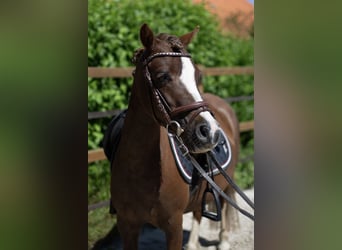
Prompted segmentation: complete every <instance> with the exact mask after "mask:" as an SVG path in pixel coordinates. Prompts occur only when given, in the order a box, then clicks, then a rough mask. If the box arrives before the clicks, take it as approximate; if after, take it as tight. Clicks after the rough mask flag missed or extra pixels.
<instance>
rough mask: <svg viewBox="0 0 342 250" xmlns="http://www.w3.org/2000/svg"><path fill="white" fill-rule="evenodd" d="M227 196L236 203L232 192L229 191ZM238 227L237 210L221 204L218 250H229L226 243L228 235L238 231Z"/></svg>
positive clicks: (226, 204)
mask: <svg viewBox="0 0 342 250" xmlns="http://www.w3.org/2000/svg"><path fill="white" fill-rule="evenodd" d="M228 195H229V196H230V197H231V198H232V199H233V200H234V201H235V202H236V198H235V192H234V191H230V192H229V194H228ZM239 225H240V223H239V214H238V212H237V210H236V209H235V208H233V207H232V206H231V205H229V204H228V203H227V202H223V208H222V221H221V230H220V245H219V246H218V249H219V250H228V249H230V245H229V242H228V240H229V233H231V232H232V231H235V230H236V229H238V227H239Z"/></svg>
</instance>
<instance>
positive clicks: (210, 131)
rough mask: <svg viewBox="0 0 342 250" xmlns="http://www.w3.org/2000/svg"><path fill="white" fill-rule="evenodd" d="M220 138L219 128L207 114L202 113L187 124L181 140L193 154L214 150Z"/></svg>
mask: <svg viewBox="0 0 342 250" xmlns="http://www.w3.org/2000/svg"><path fill="white" fill-rule="evenodd" d="M219 138H220V127H219V125H218V123H217V122H216V120H215V119H214V118H213V116H212V115H211V114H210V113H209V112H207V111H206V112H202V113H201V114H200V115H198V116H197V117H196V119H194V120H193V121H192V123H190V124H188V126H187V128H186V129H185V131H184V133H183V135H182V139H183V141H184V143H185V145H186V146H187V147H188V149H189V151H190V152H191V153H194V154H199V153H206V152H208V151H210V150H212V149H213V148H215V147H216V146H217V144H218V142H219Z"/></svg>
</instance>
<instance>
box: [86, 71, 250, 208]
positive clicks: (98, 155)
mask: <svg viewBox="0 0 342 250" xmlns="http://www.w3.org/2000/svg"><path fill="white" fill-rule="evenodd" d="M199 68H200V70H201V71H202V73H203V75H204V76H221V75H254V67H210V68H205V67H203V66H199ZM133 69H134V68H133V67H126V68H103V67H88V77H91V78H127V77H131V76H132V71H133ZM253 99H254V98H253V96H237V97H230V98H227V99H226V101H228V102H231V101H243V100H253ZM118 112H120V110H108V111H97V112H88V120H90V119H98V118H102V117H108V116H113V115H115V114H117V113H118ZM239 127H240V132H245V131H250V130H253V129H254V120H253V121H246V122H240V124H239ZM105 159H106V156H105V154H104V151H103V149H102V148H98V149H93V150H89V151H88V164H89V163H92V162H95V161H100V160H105ZM252 159H253V155H252V156H248V157H247V158H246V160H252ZM244 160H245V159H240V161H244ZM108 204H109V201H101V202H99V203H96V204H92V205H89V206H88V211H91V210H94V209H97V208H100V207H104V206H108Z"/></svg>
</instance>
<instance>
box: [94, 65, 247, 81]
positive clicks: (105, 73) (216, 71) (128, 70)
mask: <svg viewBox="0 0 342 250" xmlns="http://www.w3.org/2000/svg"><path fill="white" fill-rule="evenodd" d="M199 69H200V70H201V71H202V73H203V74H204V75H206V76H221V75H254V67H251V66H247V67H246V66H244V67H209V68H206V67H203V66H199ZM133 70H134V67H125V68H104V67H88V77H92V78H107V77H109V78H127V77H131V76H132V72H133Z"/></svg>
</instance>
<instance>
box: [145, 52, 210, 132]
mask: <svg viewBox="0 0 342 250" xmlns="http://www.w3.org/2000/svg"><path fill="white" fill-rule="evenodd" d="M156 57H189V58H191V55H190V54H188V53H180V52H160V53H155V54H152V55H150V56H149V57H147V58H146V59H145V60H144V61H143V70H144V75H145V77H146V79H147V81H148V83H149V86H150V90H151V102H152V109H153V112H154V116H155V118H156V119H157V121H158V122H159V123H160V124H161V125H162V126H164V127H166V128H167V129H168V130H169V132H172V133H175V134H177V136H180V134H181V133H182V132H183V131H184V128H182V127H181V125H180V124H179V123H178V122H177V118H180V117H185V116H187V115H188V114H190V113H191V112H193V114H192V115H191V117H190V118H189V120H188V124H190V123H191V122H192V121H193V119H195V117H196V116H197V115H198V114H199V113H201V112H203V111H210V110H209V107H208V104H207V103H206V102H204V101H198V102H193V103H190V104H187V105H183V106H180V107H176V108H173V109H172V108H171V107H170V105H169V104H168V102H167V101H166V99H165V97H164V96H163V94H162V93H161V92H160V91H159V89H158V88H156V87H155V85H154V84H153V81H152V78H151V74H150V72H149V69H148V64H149V63H150V62H151V61H152V60H153V59H154V58H156ZM174 125H175V126H176V127H174Z"/></svg>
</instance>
